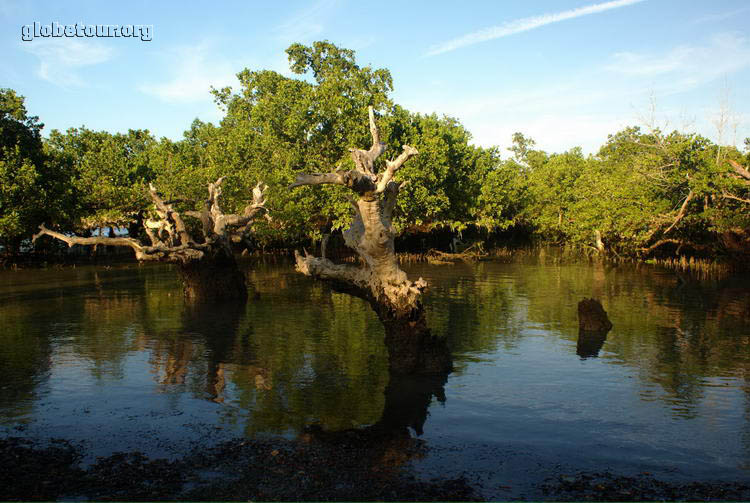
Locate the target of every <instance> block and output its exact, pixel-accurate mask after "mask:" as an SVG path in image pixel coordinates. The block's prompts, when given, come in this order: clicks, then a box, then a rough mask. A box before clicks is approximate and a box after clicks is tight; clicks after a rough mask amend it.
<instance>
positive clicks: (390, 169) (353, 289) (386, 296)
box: [290, 107, 450, 372]
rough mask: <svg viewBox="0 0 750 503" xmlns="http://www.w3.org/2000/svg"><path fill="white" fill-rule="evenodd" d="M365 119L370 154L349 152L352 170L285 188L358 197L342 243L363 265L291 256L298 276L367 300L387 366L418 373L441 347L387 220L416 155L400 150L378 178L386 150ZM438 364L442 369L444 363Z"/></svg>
mask: <svg viewBox="0 0 750 503" xmlns="http://www.w3.org/2000/svg"><path fill="white" fill-rule="evenodd" d="M368 113H369V119H370V132H371V135H372V140H373V143H372V146H371V147H370V149H369V150H357V149H350V151H351V156H352V159H353V161H354V165H355V169H353V170H350V171H344V170H336V171H334V172H332V173H323V174H306V173H300V174H298V175H297V177H296V180H295V182H294V183H292V184H291V185H290V188H294V187H299V186H302V185H322V184H333V185H342V186H344V187H347V188H349V189H350V190H352V191H353V192H354V193H355V194H357V196H358V197H357V199H354V198H352V199H350V202H351V205H352V208H353V211H354V216H353V219H352V223H351V225H350V227H349V229H347V230H346V231H344V233H343V234H344V242H345V243H346V245H347V246H348V247H349V248H351V249H353V250H354V251H356V252H357V254H358V255H359V257H360V258H361V259H362V262H363V265H362V266H361V267H358V266H352V265H345V264H334V263H333V262H332V261H331V260H329V259H327V258H325V257H314V256H311V255H309V254H307V253H305V255H302V254H300V253H298V252H295V258H296V268H297V271H299V272H301V273H302V274H305V275H307V276H312V277H315V278H319V279H323V280H326V281H328V282H330V283H331V284H332V285H333V287H334V288H335V289H337V290H339V291H344V292H347V293H350V294H352V295H356V296H358V297H361V298H363V299H365V300H367V301H368V302H369V303H370V304H371V305H372V307H373V309H374V310H375V312H376V313H377V315H378V317H379V318H380V320H381V321H382V322H383V324H384V325H385V327H386V342H387V345H388V347H389V351H390V352H391V353H392V357H393V358H392V360H391V361H392V363H395V364H396V365H395V367H393V365H392V368H393V369H394V370H396V371H399V372H400V371H403V372H411V371H417V370H418V369H419V368H420V366H423V365H422V363H424V361H423V360H424V358H423V357H422V356H420V353H425V354H427V353H430V352H431V351H436V352H440V351H442V350H441V349H438V346H439V345H440V343H438V342H436V341H437V340H436V339H434V338H433V336H432V335H431V334H430V333H429V330H428V329H427V324H426V322H425V315H424V307H423V306H422V303H421V302H420V299H421V296H422V293H423V292H424V291H425V289H426V288H427V282H426V281H425V280H423V279H422V278H419V279H418V280H416V281H411V280H410V279H409V278H408V277H407V275H406V273H405V272H404V271H403V270H402V269H401V267H400V266H399V263H398V258H397V257H396V253H395V249H394V238H395V231H394V229H393V224H392V215H393V210H394V208H395V206H396V199H397V197H398V194H399V191H400V190H401V188H402V187H403V186H404V183H403V182H396V181H395V180H394V179H393V178H394V176H395V175H396V173H397V172H398V170H399V169H400V168H401V166H403V164H404V163H405V162H406V161H408V160H409V159H410V158H411V157H413V156H415V155H417V154H418V152H417V149H415V148H413V147H410V146H409V145H404V146H403V151H402V152H401V153H400V154H399V155H398V157H397V158H396V159H393V160H391V161H386V163H385V169H383V170H382V171H380V172H379V171H378V168H377V166H376V164H375V161H376V160H377V158H378V157H379V156H380V155H381V154H382V153H383V152H385V149H386V145H385V144H384V143H381V142H380V133H379V131H378V128H377V125H376V124H375V114H374V111H373V109H372V107H370V108H369V110H368ZM427 348H432V349H427ZM447 360H448V361H449V360H450V358H448V359H447ZM420 362H422V363H420ZM442 364H443V365H446V362H445V361H443V363H442ZM398 369H401V370H398Z"/></svg>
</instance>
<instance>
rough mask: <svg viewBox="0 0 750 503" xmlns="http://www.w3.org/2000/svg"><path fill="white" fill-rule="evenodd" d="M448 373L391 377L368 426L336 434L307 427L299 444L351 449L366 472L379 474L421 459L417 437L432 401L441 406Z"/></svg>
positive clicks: (421, 443) (420, 448)
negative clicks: (380, 407) (378, 411)
mask: <svg viewBox="0 0 750 503" xmlns="http://www.w3.org/2000/svg"><path fill="white" fill-rule="evenodd" d="M447 377H448V372H442V373H437V374H425V373H422V374H417V375H415V374H412V375H404V374H399V373H391V375H390V381H389V383H388V386H386V388H385V391H384V396H385V405H384V406H383V412H382V414H381V416H380V418H379V419H378V420H377V421H376V422H375V423H374V424H372V425H369V426H366V427H360V428H351V429H346V430H340V431H327V430H325V429H323V428H322V427H321V426H320V425H318V424H313V425H309V426H307V427H306V428H305V430H304V433H303V434H302V436H301V439H302V440H303V441H311V440H315V441H319V442H325V443H330V444H335V445H337V446H345V447H346V448H355V449H358V450H359V452H360V456H361V457H362V460H363V461H364V462H365V463H367V464H368V465H369V466H368V467H367V469H368V471H381V472H382V471H383V470H389V469H393V468H397V467H399V466H402V465H403V464H405V463H406V462H408V461H410V460H412V459H414V458H420V457H422V456H423V455H424V451H423V447H424V444H423V442H421V441H420V440H419V439H418V438H415V437H414V436H413V435H412V433H411V432H412V431H413V432H414V433H415V434H416V436H417V437H419V436H421V435H422V434H423V433H424V425H425V422H426V421H427V417H428V414H429V413H428V409H429V407H430V405H431V404H432V401H433V398H435V399H436V400H437V401H438V402H440V403H444V402H445V400H446V398H445V388H444V386H445V383H446V380H447Z"/></svg>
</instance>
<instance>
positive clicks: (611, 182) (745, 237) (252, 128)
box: [0, 42, 750, 256]
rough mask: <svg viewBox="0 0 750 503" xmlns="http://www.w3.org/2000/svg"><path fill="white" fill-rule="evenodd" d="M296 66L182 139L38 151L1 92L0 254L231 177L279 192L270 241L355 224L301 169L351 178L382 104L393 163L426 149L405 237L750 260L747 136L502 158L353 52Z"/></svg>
mask: <svg viewBox="0 0 750 503" xmlns="http://www.w3.org/2000/svg"><path fill="white" fill-rule="evenodd" d="M286 52H287V55H288V58H289V64H290V68H291V70H292V72H294V74H295V76H293V77H288V76H285V75H281V74H279V73H277V72H274V71H269V70H261V69H258V70H251V69H244V70H242V71H241V72H240V73H238V74H237V78H238V81H239V83H238V86H237V87H236V89H233V88H230V87H226V88H223V89H214V90H213V95H214V98H215V101H216V103H217V105H218V106H219V107H221V108H222V109H223V110H224V112H225V115H224V117H223V119H222V120H221V122H220V124H218V125H214V124H211V123H205V122H202V121H200V120H197V119H196V120H195V121H194V122H193V123H192V125H191V126H190V128H189V129H188V130H187V131H186V132H185V135H184V138H183V139H181V140H180V141H171V140H168V139H162V140H160V141H157V140H156V139H155V138H154V137H153V136H152V135H151V134H150V133H149V132H148V131H147V130H145V131H135V130H131V131H129V132H128V133H127V134H111V133H107V132H104V131H92V130H89V129H86V128H85V127H82V128H79V129H70V130H68V131H67V132H65V133H60V132H58V131H53V132H52V134H51V135H50V138H49V140H48V141H47V142H44V143H45V144H44V145H43V142H42V139H41V135H40V131H41V128H42V124H40V123H39V122H38V119H37V118H36V117H28V116H27V113H26V109H25V108H24V100H23V98H22V97H20V96H18V95H17V94H16V93H15V92H13V91H11V90H2V91H0V142H2V143H1V144H0V182H2V184H1V185H0V244H2V245H3V246H5V248H6V249H13V250H16V249H18V247H19V244H20V242H21V241H22V240H23V239H24V238H28V237H29V236H30V235H31V233H32V232H33V231H34V230H35V229H36V227H37V226H38V224H39V223H41V222H46V223H48V224H52V225H56V226H58V227H63V228H64V229H66V230H73V229H74V228H75V227H77V228H78V230H80V229H81V228H91V227H100V226H105V225H116V226H121V225H125V224H128V223H129V222H131V221H133V219H134V218H136V219H139V218H140V217H141V216H143V214H144V213H145V211H146V210H147V209H148V207H149V205H150V201H149V199H148V197H147V186H148V183H149V182H152V181H153V182H154V183H155V185H156V186H157V187H158V189H159V191H160V192H161V193H162V194H163V195H164V196H165V197H166V198H168V199H173V200H178V201H179V202H178V203H176V204H177V205H178V206H177V207H178V208H180V209H183V210H184V209H197V208H199V207H200V206H202V202H203V200H204V199H205V196H206V187H207V185H208V183H209V182H212V181H215V180H216V179H217V178H219V177H221V176H224V177H227V180H226V182H225V184H224V186H223V201H222V203H223V208H224V210H225V211H226V212H232V213H236V212H239V211H241V210H242V209H243V208H244V206H245V204H246V203H247V201H248V200H249V199H250V198H251V190H252V187H254V186H255V184H256V183H258V182H259V181H263V182H265V183H266V184H268V186H269V190H268V192H267V200H268V204H267V206H268V207H269V208H270V210H271V216H272V218H273V221H272V222H270V223H269V222H266V221H260V222H258V223H256V224H255V226H254V229H255V234H254V235H255V237H256V239H257V240H258V241H260V242H261V243H275V244H278V245H281V246H298V245H299V244H300V243H302V242H305V241H309V240H310V239H312V240H317V239H319V238H320V237H321V235H322V234H323V233H326V232H330V231H331V230H336V229H344V228H346V227H347V226H348V225H349V222H350V219H351V208H350V205H349V202H348V201H347V199H346V197H347V191H346V190H345V189H342V188H341V187H335V186H315V187H310V186H305V187H300V188H297V189H295V190H289V189H288V186H289V184H290V183H291V182H292V181H293V180H294V179H295V176H296V174H297V173H300V172H305V173H326V172H330V171H332V170H334V169H342V170H347V169H351V168H352V167H353V163H352V161H351V159H350V155H349V149H350V148H365V149H366V148H368V147H369V146H370V144H371V141H372V139H371V136H370V131H369V125H368V121H367V107H368V106H373V107H374V109H375V111H376V116H377V118H376V120H377V122H378V125H379V128H380V131H381V139H382V141H384V142H386V143H387V144H388V149H389V150H388V151H386V153H385V155H384V156H383V157H382V158H381V160H380V162H381V163H382V162H383V161H384V159H386V158H395V157H396V156H397V155H398V154H399V153H400V152H401V148H402V146H403V145H405V144H408V145H411V146H413V147H415V148H417V150H418V151H419V155H418V156H416V157H415V158H413V159H412V160H410V162H408V163H407V164H405V165H404V166H403V168H401V170H400V171H399V172H398V174H397V175H396V178H397V179H398V180H400V181H407V182H408V184H407V185H405V186H404V187H403V189H402V191H401V195H400V197H399V199H398V202H397V208H396V212H395V214H394V224H395V227H396V229H397V231H398V232H399V233H401V234H405V233H411V232H430V231H433V230H435V229H438V228H449V229H451V230H452V231H458V232H460V231H462V230H464V229H466V228H467V227H470V226H474V227H479V228H483V229H486V230H487V231H488V232H489V233H493V232H496V233H500V232H503V231H506V230H508V229H511V228H512V229H514V230H516V231H523V232H528V233H531V234H532V235H533V236H535V237H536V238H538V239H539V240H542V241H546V242H556V243H569V244H574V245H576V246H579V247H584V248H589V247H593V246H595V245H596V244H597V242H596V239H597V236H601V239H602V242H603V245H604V247H605V250H606V251H607V252H613V253H616V254H627V255H631V256H634V255H643V256H647V255H651V254H654V253H658V254H673V253H679V252H682V251H683V250H689V253H704V254H710V255H715V254H717V253H725V252H729V253H746V252H747V251H748V250H750V212H748V211H747V210H748V207H749V206H750V182H749V181H748V180H746V179H745V178H744V177H743V176H741V174H738V172H737V171H736V170H734V169H733V167H732V166H731V165H730V163H729V162H728V161H729V160H732V161H736V162H738V163H739V164H740V165H742V166H745V167H747V166H748V165H750V139H748V140H746V141H745V152H744V153H742V152H740V151H738V150H737V149H735V148H734V147H725V146H718V145H715V144H713V143H712V142H710V141H709V140H707V139H706V138H704V137H701V136H699V135H696V134H685V133H681V132H678V131H673V132H669V133H666V132H662V131H660V130H650V131H642V130H641V129H640V128H637V127H629V128H626V129H623V130H622V131H619V132H617V133H615V134H613V135H611V136H610V137H609V139H608V141H607V142H606V144H605V145H603V146H602V147H601V149H600V151H599V152H598V153H597V155H596V156H585V155H583V153H582V151H581V149H579V148H573V149H571V150H569V151H567V152H563V153H554V154H548V153H546V152H544V151H542V150H539V149H536V143H535V141H534V140H533V139H531V138H528V137H526V136H525V135H524V134H522V133H520V132H519V133H515V134H514V135H513V143H512V145H511V147H510V148H508V150H509V151H510V152H511V153H512V157H511V158H509V159H506V160H502V159H501V157H500V151H499V149H498V148H494V147H493V148H481V147H477V146H473V145H471V144H470V141H471V135H470V133H469V132H468V131H467V130H466V129H465V128H464V127H463V126H462V125H461V124H460V123H459V122H458V121H457V120H456V119H453V118H450V117H438V116H437V115H435V114H431V115H423V114H416V113H412V112H410V111H408V110H406V109H404V108H402V107H400V106H399V105H397V104H394V103H393V102H392V100H391V98H390V93H391V91H392V90H393V82H392V78H391V74H390V72H389V71H388V70H387V69H382V68H381V69H374V68H371V67H369V66H361V65H360V64H358V63H357V62H356V59H355V53H354V51H352V50H349V49H344V48H340V47H337V46H336V45H334V44H332V43H330V42H315V43H313V44H312V45H310V46H306V45H303V44H293V45H291V46H290V47H289V48H288V49H287V51H286Z"/></svg>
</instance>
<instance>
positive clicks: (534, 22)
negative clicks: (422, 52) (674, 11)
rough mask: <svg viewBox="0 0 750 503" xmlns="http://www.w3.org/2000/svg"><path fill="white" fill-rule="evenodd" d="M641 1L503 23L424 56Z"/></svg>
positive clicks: (623, 0) (617, 1)
mask: <svg viewBox="0 0 750 503" xmlns="http://www.w3.org/2000/svg"><path fill="white" fill-rule="evenodd" d="M642 1H644V0H612V1H610V2H605V3H599V4H594V5H587V6H586V7H579V8H577V9H570V10H566V11H563V12H557V13H554V14H542V15H541V16H532V17H525V18H521V19H516V20H513V21H508V22H505V23H503V24H501V25H498V26H492V27H490V28H485V29H483V30H479V31H475V32H472V33H469V34H467V35H464V36H462V37H458V38H454V39H453V40H449V41H447V42H443V43H442V44H438V45H435V46H432V47H431V48H430V50H429V51H428V52H427V54H426V55H427V56H435V55H437V54H442V53H444V52H449V51H453V50H456V49H459V48H461V47H466V46H469V45H474V44H478V43H480V42H486V41H488V40H494V39H496V38H502V37H507V36H509V35H515V34H516V33H521V32H524V31H529V30H533V29H536V28H539V27H541V26H545V25H548V24H552V23H559V22H560V21H566V20H568V19H574V18H577V17H581V16H588V15H590V14H598V13H600V12H604V11H608V10H611V9H617V8H620V7H626V6H629V5H633V4H636V3H640V2H642Z"/></svg>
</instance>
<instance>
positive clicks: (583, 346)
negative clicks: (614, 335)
mask: <svg viewBox="0 0 750 503" xmlns="http://www.w3.org/2000/svg"><path fill="white" fill-rule="evenodd" d="M608 333H609V330H600V331H598V332H592V331H587V330H583V329H581V330H579V331H578V341H577V342H576V354H577V355H578V356H580V357H581V358H596V357H597V356H599V351H601V349H602V347H603V346H604V342H605V341H606V340H607V334H608Z"/></svg>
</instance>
